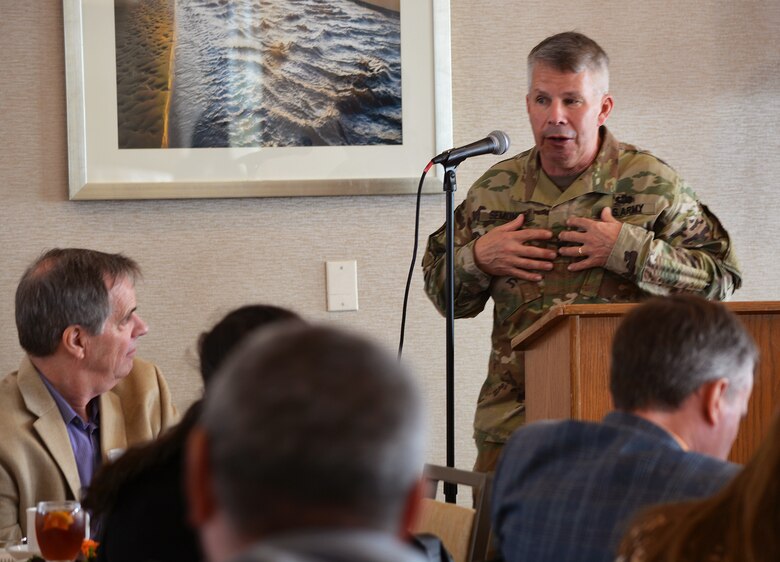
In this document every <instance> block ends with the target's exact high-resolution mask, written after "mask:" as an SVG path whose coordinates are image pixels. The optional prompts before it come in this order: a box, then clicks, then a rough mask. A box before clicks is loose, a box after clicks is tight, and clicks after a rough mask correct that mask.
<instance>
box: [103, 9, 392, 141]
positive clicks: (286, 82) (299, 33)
mask: <svg viewBox="0 0 780 562" xmlns="http://www.w3.org/2000/svg"><path fill="white" fill-rule="evenodd" d="M114 10H115V11H114V23H115V31H116V33H115V36H116V65H117V69H116V70H117V118H118V146H119V148H198V147H204V148H223V147H294V146H345V145H355V146H361V145H397V144H401V143H402V138H403V137H402V130H403V127H402V118H401V115H402V111H401V107H402V106H401V35H400V0H374V1H367V0H329V1H323V0H188V1H186V2H183V1H181V0H179V1H177V0H115V2H114Z"/></svg>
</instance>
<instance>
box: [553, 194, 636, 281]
mask: <svg viewBox="0 0 780 562" xmlns="http://www.w3.org/2000/svg"><path fill="white" fill-rule="evenodd" d="M566 226H568V227H569V228H575V229H577V230H567V231H564V232H561V233H560V234H559V235H558V239H559V240H562V241H564V242H574V243H576V244H579V246H564V247H563V248H560V249H559V252H560V254H561V255H562V256H570V257H575V258H577V257H581V258H584V259H582V260H580V261H576V262H574V263H572V264H571V265H570V266H569V267H568V269H569V271H581V270H583V269H589V268H591V267H603V266H605V265H606V263H607V258H609V254H610V253H611V252H612V248H614V246H615V242H617V239H618V235H619V234H620V229H621V228H622V227H623V223H622V222H620V221H618V220H616V219H615V218H614V217H613V216H612V209H610V208H609V207H604V209H602V211H601V220H593V219H586V218H584V217H572V218H570V219H569V220H567V221H566Z"/></svg>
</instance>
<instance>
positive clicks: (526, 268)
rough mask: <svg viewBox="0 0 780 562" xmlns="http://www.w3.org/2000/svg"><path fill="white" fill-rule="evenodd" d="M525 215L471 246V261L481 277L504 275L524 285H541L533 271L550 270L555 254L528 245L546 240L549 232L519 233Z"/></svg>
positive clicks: (528, 229)
mask: <svg viewBox="0 0 780 562" xmlns="http://www.w3.org/2000/svg"><path fill="white" fill-rule="evenodd" d="M524 221H525V215H519V216H518V217H517V218H516V219H515V220H513V221H512V222H508V223H506V224H502V225H501V226H497V227H495V228H494V229H493V230H491V231H490V232H487V233H486V234H484V235H483V236H481V237H480V238H479V239H478V240H477V241H476V242H475V244H474V261H475V262H476V263H477V267H479V268H480V269H481V270H482V271H484V272H485V273H488V274H490V275H497V276H501V275H507V276H509V277H517V278H518V279H525V280H526V281H541V280H542V275H541V274H539V273H537V271H549V270H551V269H552V267H553V265H552V260H554V259H555V252H554V251H553V250H547V249H545V248H537V247H536V246H532V245H529V244H528V242H532V241H534V240H549V239H550V238H552V235H553V234H552V231H550V230H546V229H542V228H527V229H523V230H520V228H521V227H522V226H523V222H524Z"/></svg>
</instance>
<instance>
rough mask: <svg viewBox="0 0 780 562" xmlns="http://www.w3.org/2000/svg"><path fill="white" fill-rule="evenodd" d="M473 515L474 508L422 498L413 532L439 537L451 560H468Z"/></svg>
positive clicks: (469, 558)
mask: <svg viewBox="0 0 780 562" xmlns="http://www.w3.org/2000/svg"><path fill="white" fill-rule="evenodd" d="M475 515H476V510H474V509H471V508H469V507H463V506H460V505H457V504H454V503H444V502H440V501H437V500H434V499H432V498H423V500H422V505H421V506H420V516H419V519H418V521H417V525H416V526H415V528H414V532H415V533H430V534H432V535H435V536H437V537H439V540H441V542H442V544H443V545H444V547H445V548H446V549H447V551H448V552H449V553H450V554H451V555H452V559H453V562H470V561H471V557H470V554H471V552H470V548H471V539H472V536H473V534H474V516H475Z"/></svg>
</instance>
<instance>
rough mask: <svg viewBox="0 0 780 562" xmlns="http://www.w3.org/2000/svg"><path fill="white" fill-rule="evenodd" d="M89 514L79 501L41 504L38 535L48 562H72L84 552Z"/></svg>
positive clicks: (37, 528) (38, 512)
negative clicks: (83, 544)
mask: <svg viewBox="0 0 780 562" xmlns="http://www.w3.org/2000/svg"><path fill="white" fill-rule="evenodd" d="M85 531H86V514H85V512H84V510H83V509H81V504H80V503H79V502H77V501H49V502H38V507H37V511H36V512H35V534H36V535H37V537H38V548H39V549H40V551H41V556H43V558H45V559H46V560H47V562H73V560H75V559H76V556H78V554H79V552H80V551H81V543H82V542H83V541H84V534H85Z"/></svg>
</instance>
